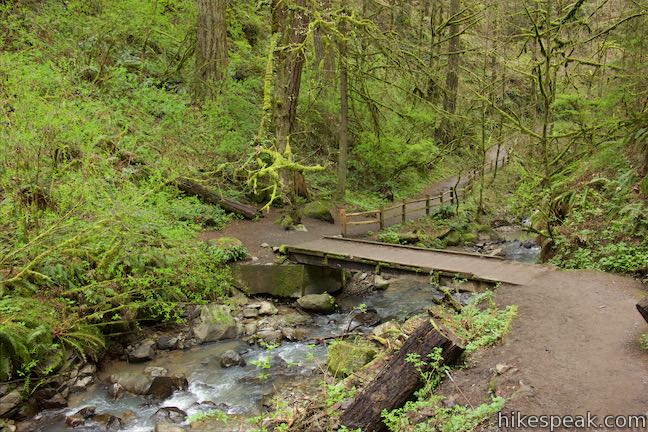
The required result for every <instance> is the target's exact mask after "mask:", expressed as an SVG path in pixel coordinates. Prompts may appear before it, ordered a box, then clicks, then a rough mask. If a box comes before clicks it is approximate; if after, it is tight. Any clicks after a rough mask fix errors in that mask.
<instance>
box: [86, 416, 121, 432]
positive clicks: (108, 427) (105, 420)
mask: <svg viewBox="0 0 648 432" xmlns="http://www.w3.org/2000/svg"><path fill="white" fill-rule="evenodd" d="M92 422H93V423H94V424H95V429H93V430H94V431H97V432H113V431H118V430H120V429H121V428H122V426H123V422H122V419H120V418H119V417H117V416H114V415H112V414H97V415H95V416H93V417H92Z"/></svg>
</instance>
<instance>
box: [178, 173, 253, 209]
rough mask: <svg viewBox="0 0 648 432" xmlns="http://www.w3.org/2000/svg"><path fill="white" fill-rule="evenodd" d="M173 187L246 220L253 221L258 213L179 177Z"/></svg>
mask: <svg viewBox="0 0 648 432" xmlns="http://www.w3.org/2000/svg"><path fill="white" fill-rule="evenodd" d="M174 185H175V186H176V187H177V188H178V189H180V190H181V191H182V192H184V193H185V194H187V195H191V196H196V197H198V198H200V200H201V201H202V202H205V203H207V204H213V205H219V206H221V207H223V208H224V209H225V210H227V211H230V212H232V213H236V214H239V215H241V216H243V217H244V218H246V219H254V218H255V217H257V216H258V215H259V214H260V213H259V210H258V209H257V208H256V207H252V206H249V205H247V204H243V203H240V202H238V201H235V200H233V199H230V198H225V197H223V196H220V195H219V194H217V193H215V192H213V191H211V190H210V189H208V188H206V187H205V186H203V185H201V184H199V183H196V182H195V181H193V180H189V179H188V178H185V177H179V178H177V179H176V180H175V182H174Z"/></svg>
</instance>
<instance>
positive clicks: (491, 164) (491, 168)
mask: <svg viewBox="0 0 648 432" xmlns="http://www.w3.org/2000/svg"><path fill="white" fill-rule="evenodd" d="M490 170H491V171H493V161H492V160H491V161H490Z"/></svg>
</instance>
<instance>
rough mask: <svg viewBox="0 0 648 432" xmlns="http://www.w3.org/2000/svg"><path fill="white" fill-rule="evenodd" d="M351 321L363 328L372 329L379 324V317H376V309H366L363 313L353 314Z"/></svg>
mask: <svg viewBox="0 0 648 432" xmlns="http://www.w3.org/2000/svg"><path fill="white" fill-rule="evenodd" d="M353 320H354V321H356V322H357V323H359V324H360V325H363V326H365V327H373V326H375V325H376V324H378V323H380V315H378V311H377V310H376V309H368V310H366V311H365V312H358V313H357V314H355V315H354V316H353Z"/></svg>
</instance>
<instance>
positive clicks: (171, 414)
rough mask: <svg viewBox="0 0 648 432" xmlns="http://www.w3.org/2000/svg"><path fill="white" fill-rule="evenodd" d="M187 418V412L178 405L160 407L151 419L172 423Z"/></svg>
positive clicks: (156, 422) (157, 422)
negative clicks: (177, 406)
mask: <svg viewBox="0 0 648 432" xmlns="http://www.w3.org/2000/svg"><path fill="white" fill-rule="evenodd" d="M186 418H187V413H186V412H184V411H183V410H181V409H180V408H176V407H163V408H160V409H159V410H157V411H156V412H155V414H153V415H152V416H151V421H153V423H155V424H159V423H172V424H180V423H182V422H184V421H185V419H186Z"/></svg>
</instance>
